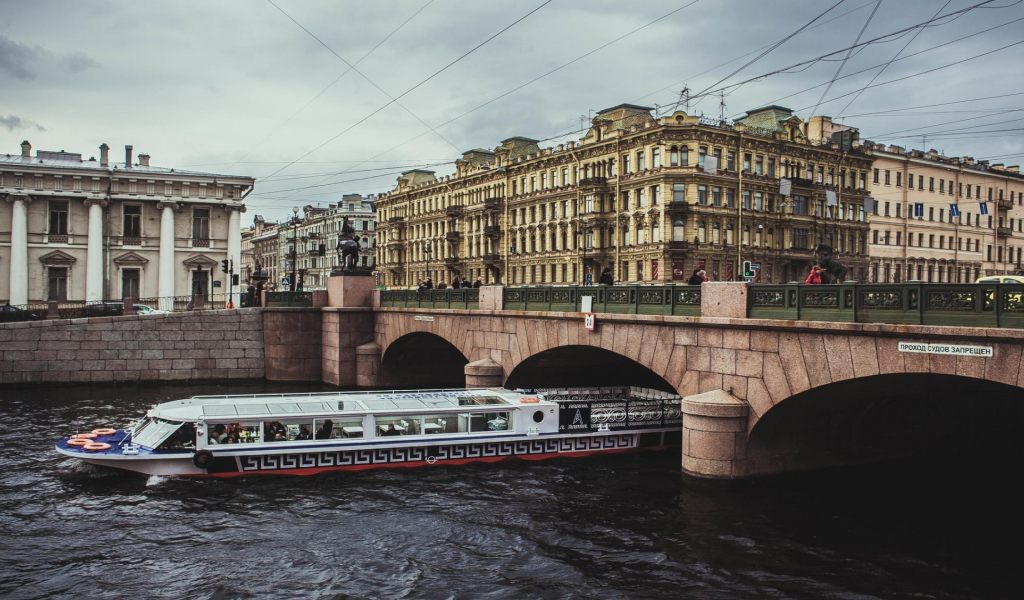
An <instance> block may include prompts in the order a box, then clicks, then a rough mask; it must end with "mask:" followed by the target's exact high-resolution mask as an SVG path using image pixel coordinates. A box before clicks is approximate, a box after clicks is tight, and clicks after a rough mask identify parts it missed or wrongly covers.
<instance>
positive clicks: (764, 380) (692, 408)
mask: <svg viewBox="0 0 1024 600" xmlns="http://www.w3.org/2000/svg"><path fill="white" fill-rule="evenodd" d="M723 285H725V286H731V285H733V284H723ZM705 287H706V286H705ZM705 296H711V295H710V294H707V292H705ZM710 300H711V301H712V302H715V296H712V297H711V298H710ZM707 302H708V299H706V300H705V306H704V310H703V311H702V312H703V314H705V315H707V314H709V313H712V314H713V313H715V312H716V308H715V307H714V306H710V307H709V306H708V304H707ZM720 304H721V305H722V306H721V307H719V309H718V312H721V313H726V314H728V313H730V312H732V311H731V309H730V308H729V306H728V305H729V302H728V301H725V302H720ZM373 335H374V341H373V342H372V343H370V344H366V345H362V346H361V347H360V348H359V349H358V350H357V351H356V352H357V354H358V356H357V362H358V364H359V366H358V372H359V374H360V375H359V377H360V381H359V383H360V384H364V385H416V384H436V385H448V384H453V383H454V384H456V385H462V384H463V380H460V379H459V377H460V375H462V374H463V373H462V372H459V370H458V368H454V369H453V366H455V367H458V366H461V365H465V367H464V374H465V379H464V383H465V385H506V386H509V387H517V386H534V387H566V386H579V385H595V384H600V383H613V382H614V383H619V384H621V383H623V379H625V380H626V381H627V382H631V383H633V384H634V385H643V386H647V387H660V388H662V389H666V390H669V389H670V390H674V391H676V392H677V393H679V394H680V395H681V396H682V397H683V398H684V404H683V408H684V413H685V414H686V417H685V419H684V437H683V439H684V448H683V469H684V470H685V471H686V472H687V473H688V474H690V475H694V476H698V477H704V478H741V477H749V476H754V475H763V474H769V473H779V472H784V471H791V470H801V469H809V468H816V467H823V466H831V465H840V464H853V463H862V462H870V461H875V460H882V459H891V458H895V457H903V456H914V455H917V454H921V453H932V452H944V451H954V450H957V449H962V448H963V447H964V445H965V444H972V445H975V446H979V445H985V444H989V443H994V442H998V441H1006V440H1009V439H1012V438H1013V437H1015V436H1014V435H1013V426H1012V425H1011V422H1014V421H1016V418H1015V417H1013V416H1012V415H1020V413H1021V412H1022V408H1024V393H1022V391H1021V389H1020V388H1022V387H1024V362H1022V348H1024V331H1021V330H1017V329H996V328H978V327H949V326H926V325H893V324H878V323H834V322H804V321H779V320H768V319H750V318H737V317H708V316H703V317H684V316H660V315H635V314H634V315H622V314H599V315H597V319H596V324H595V328H594V330H593V331H589V330H587V329H586V328H585V325H584V319H583V316H582V315H581V314H580V313H569V312H526V311H509V310H486V309H480V310H458V309H454V310H445V309H424V308H416V309H409V308H377V309H375V311H374V327H373ZM901 344H902V345H903V348H902V350H901V347H900V346H901ZM929 345H931V346H930V347H929ZM929 351H930V352H936V353H928V352H929ZM943 352H945V354H943ZM950 352H953V353H960V354H949V353H950ZM637 382H639V383H637Z"/></svg>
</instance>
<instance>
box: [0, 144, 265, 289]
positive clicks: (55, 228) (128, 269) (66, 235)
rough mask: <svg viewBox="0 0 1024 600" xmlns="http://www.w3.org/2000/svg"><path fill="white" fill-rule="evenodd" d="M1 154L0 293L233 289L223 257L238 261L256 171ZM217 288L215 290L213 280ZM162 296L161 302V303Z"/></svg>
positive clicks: (103, 151) (105, 154)
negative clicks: (235, 173) (222, 268)
mask: <svg viewBox="0 0 1024 600" xmlns="http://www.w3.org/2000/svg"><path fill="white" fill-rule="evenodd" d="M21 150H22V151H21V154H20V155H10V154H8V155H6V156H0V198H3V199H4V200H6V204H7V206H8V207H9V209H8V210H6V211H0V298H2V299H6V300H8V301H10V303H11V304H17V305H20V304H26V303H28V302H30V301H32V302H35V301H46V300H86V301H100V300H110V299H115V300H120V299H121V298H123V297H134V298H139V297H150V298H152V297H160V298H162V299H169V298H171V297H173V296H183V295H194V294H199V295H207V294H210V293H213V292H215V291H218V292H222V293H226V292H227V291H228V285H230V283H227V281H226V280H227V275H223V274H221V273H220V272H219V270H220V269H219V268H220V261H221V260H224V259H231V260H233V261H234V264H235V270H236V272H238V271H239V269H240V268H241V213H242V212H244V211H245V206H244V203H243V200H244V198H245V196H246V195H247V194H248V193H249V192H250V191H251V190H252V189H253V184H254V182H255V181H254V180H253V179H252V178H251V177H241V176H232V175H216V174H211V173H199V172H193V171H182V170H179V169H168V168H162V167H153V166H150V164H149V156H148V155H146V154H140V155H139V156H138V163H133V160H132V147H131V146H125V161H124V162H123V163H114V162H111V161H110V160H109V148H108V146H107V145H106V144H103V145H102V146H100V159H99V161H97V160H96V159H95V158H90V159H88V160H82V155H81V154H74V153H70V152H64V151H61V152H45V151H39V152H37V153H36V155H35V156H32V154H31V151H32V146H31V144H29V143H28V142H27V141H25V142H22V144H21ZM220 285H223V287H220V288H219V289H218V290H215V289H214V288H215V287H219V286H220ZM161 302H163V300H161Z"/></svg>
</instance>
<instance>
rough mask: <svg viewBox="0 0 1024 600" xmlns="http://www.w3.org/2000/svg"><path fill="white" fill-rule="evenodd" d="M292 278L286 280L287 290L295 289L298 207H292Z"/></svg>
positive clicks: (292, 290)
mask: <svg viewBox="0 0 1024 600" xmlns="http://www.w3.org/2000/svg"><path fill="white" fill-rule="evenodd" d="M292 214H293V216H292V278H291V279H290V280H289V281H288V291H289V292H294V291H295V262H296V259H297V258H298V250H299V207H298V206H293V207H292Z"/></svg>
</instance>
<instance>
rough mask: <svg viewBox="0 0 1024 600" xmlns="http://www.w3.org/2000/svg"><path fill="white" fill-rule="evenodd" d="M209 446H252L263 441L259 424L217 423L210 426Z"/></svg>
mask: <svg viewBox="0 0 1024 600" xmlns="http://www.w3.org/2000/svg"><path fill="white" fill-rule="evenodd" d="M209 430H210V434H209V437H208V438H207V440H206V441H207V443H208V444H251V443H254V442H259V441H262V440H263V437H262V435H261V434H260V431H261V429H260V423H259V422H248V423H217V424H216V425H210V426H209Z"/></svg>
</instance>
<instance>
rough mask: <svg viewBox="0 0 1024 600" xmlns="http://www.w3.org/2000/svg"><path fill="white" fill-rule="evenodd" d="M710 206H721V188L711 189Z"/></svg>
mask: <svg viewBox="0 0 1024 600" xmlns="http://www.w3.org/2000/svg"><path fill="white" fill-rule="evenodd" d="M711 204H712V205H713V206H721V205H722V188H720V187H713V188H711Z"/></svg>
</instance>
